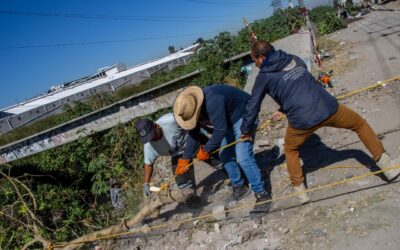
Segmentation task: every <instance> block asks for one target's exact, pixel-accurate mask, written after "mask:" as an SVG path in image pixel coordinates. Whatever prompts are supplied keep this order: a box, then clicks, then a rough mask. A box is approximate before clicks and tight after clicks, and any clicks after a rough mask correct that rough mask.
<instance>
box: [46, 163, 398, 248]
mask: <svg viewBox="0 0 400 250" xmlns="http://www.w3.org/2000/svg"><path fill="white" fill-rule="evenodd" d="M394 169H400V164H399V165H395V166H392V167H387V168H383V169H381V170H378V171H374V172H369V173H366V174H362V175H358V176H354V177H351V178H348V179H344V180H340V181H337V182H333V183H328V184H325V185H320V186H317V187H313V188H308V189H306V190H304V191H300V192H294V193H290V194H287V195H281V196H276V197H274V198H271V199H268V200H265V201H262V202H257V203H254V204H243V205H241V206H238V207H235V208H231V209H227V210H224V211H220V212H214V213H209V214H205V215H202V216H197V217H192V218H188V219H183V220H178V221H173V222H167V223H161V224H159V225H155V226H149V227H146V228H145V229H143V228H142V229H135V230H132V231H130V232H123V233H118V234H112V235H107V236H102V237H98V238H96V239H94V240H86V241H80V242H75V243H72V244H74V245H76V244H84V243H90V242H96V241H101V240H108V239H113V238H116V237H119V236H124V235H129V234H135V233H139V232H143V231H148V230H155V229H160V228H165V227H169V226H174V225H180V224H183V223H186V222H191V221H195V220H203V219H206V218H211V217H213V216H214V215H218V214H225V213H229V212H234V211H238V210H241V209H244V208H251V207H254V206H255V205H261V204H265V203H268V202H276V201H280V200H285V199H288V198H292V197H295V196H298V195H300V194H304V193H313V192H315V191H318V190H322V189H328V188H332V187H335V186H339V185H343V184H346V183H349V182H352V181H355V180H360V179H364V178H367V177H369V176H373V175H377V174H380V173H383V172H385V171H390V170H394ZM72 244H70V243H66V244H57V245H52V248H51V249H54V248H61V247H65V246H68V245H72ZM49 249H50V248H49Z"/></svg>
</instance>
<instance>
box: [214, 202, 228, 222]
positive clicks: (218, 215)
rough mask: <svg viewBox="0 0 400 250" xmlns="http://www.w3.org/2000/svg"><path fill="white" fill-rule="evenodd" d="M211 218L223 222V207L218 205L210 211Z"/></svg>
mask: <svg viewBox="0 0 400 250" xmlns="http://www.w3.org/2000/svg"><path fill="white" fill-rule="evenodd" d="M212 215H213V218H214V219H216V220H225V219H226V213H225V206H224V205H219V206H215V207H214V208H213V211H212Z"/></svg>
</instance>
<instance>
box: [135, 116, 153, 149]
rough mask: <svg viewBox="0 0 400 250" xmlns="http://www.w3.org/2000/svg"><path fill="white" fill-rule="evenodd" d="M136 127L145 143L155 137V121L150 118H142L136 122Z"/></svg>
mask: <svg viewBox="0 0 400 250" xmlns="http://www.w3.org/2000/svg"><path fill="white" fill-rule="evenodd" d="M135 128H136V132H137V133H138V135H139V137H140V141H141V142H142V143H143V144H145V143H148V142H149V141H151V140H152V139H153V138H154V133H155V131H154V122H152V121H150V120H149V119H140V120H139V121H137V122H136V124H135Z"/></svg>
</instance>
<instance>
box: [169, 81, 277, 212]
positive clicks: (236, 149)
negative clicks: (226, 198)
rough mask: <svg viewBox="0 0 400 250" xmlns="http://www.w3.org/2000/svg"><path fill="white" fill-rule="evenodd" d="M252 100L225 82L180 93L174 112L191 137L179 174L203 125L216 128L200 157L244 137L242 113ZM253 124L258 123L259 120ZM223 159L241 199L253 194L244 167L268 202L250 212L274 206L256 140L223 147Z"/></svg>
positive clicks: (259, 199) (258, 193)
mask: <svg viewBox="0 0 400 250" xmlns="http://www.w3.org/2000/svg"><path fill="white" fill-rule="evenodd" d="M249 99H250V95H249V94H247V93H245V92H243V91H241V90H240V89H237V88H234V87H230V86H226V85H222V84H216V85H212V86H208V87H205V88H204V89H201V88H199V87H197V86H192V87H188V88H186V89H184V90H183V91H182V92H181V93H179V95H178V96H177V97H176V99H175V102H174V105H173V113H174V116H175V119H176V121H177V123H178V124H179V125H180V126H181V127H182V128H183V129H185V130H188V131H189V133H188V134H189V137H188V139H187V142H186V146H185V150H184V153H183V156H182V159H179V161H178V166H177V168H176V173H177V174H183V173H185V172H186V171H187V169H188V165H189V162H190V160H191V159H192V156H193V155H194V153H195V151H196V146H195V145H196V142H197V141H198V137H199V134H200V129H201V128H203V129H207V128H212V129H213V132H212V136H211V138H210V139H209V141H208V142H207V143H206V144H205V145H202V146H200V149H199V151H198V153H197V159H198V160H207V159H208V158H209V156H210V154H211V153H212V152H213V151H214V150H216V149H218V148H220V147H222V146H224V145H227V144H229V143H231V142H234V141H237V140H239V139H240V135H241V133H240V126H241V124H242V116H243V113H244V110H245V107H246V103H247V101H248V100H249ZM253 123H256V119H255V120H254V121H253ZM252 127H253V128H254V126H252ZM220 159H221V161H222V162H223V164H224V168H225V170H226V171H227V173H228V176H229V178H230V180H231V183H232V186H233V195H232V196H233V198H234V199H235V200H239V199H241V198H243V197H244V196H246V195H247V194H248V193H249V189H248V188H247V187H246V186H245V184H244V179H243V177H242V176H241V171H240V169H242V170H243V172H244V174H245V175H246V177H247V179H248V181H249V183H250V185H251V189H252V190H253V191H254V193H255V196H256V200H257V201H256V202H257V203H260V202H264V203H262V204H256V205H255V207H254V208H253V210H251V212H250V213H251V215H252V216H254V215H259V214H265V213H267V212H268V211H269V209H270V207H271V205H272V204H271V202H267V201H268V200H269V199H270V198H271V197H270V195H269V193H268V192H266V191H265V189H264V182H263V180H262V178H261V173H260V169H259V167H258V166H257V163H256V160H255V159H254V154H253V142H252V141H246V142H242V141H241V142H239V143H237V144H235V145H233V146H231V147H228V148H226V149H224V150H222V151H221V152H220Z"/></svg>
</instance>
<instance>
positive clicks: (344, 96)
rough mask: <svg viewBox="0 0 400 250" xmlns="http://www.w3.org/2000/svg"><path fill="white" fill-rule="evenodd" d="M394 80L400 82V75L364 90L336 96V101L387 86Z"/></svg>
mask: <svg viewBox="0 0 400 250" xmlns="http://www.w3.org/2000/svg"><path fill="white" fill-rule="evenodd" d="M396 80H400V75H399V76H395V77H392V78H389V79H387V80H385V81H382V82H379V83H376V84H373V85H371V86H369V87H365V88H361V89H358V90H354V91H352V92H350V93H347V94H344V95H341V96H338V97H337V99H338V100H341V99H344V98H347V97H349V96H352V95H355V94H358V93H360V92H364V91H367V90H371V89H374V88H377V87H379V86H382V85H384V84H387V83H390V82H394V81H396Z"/></svg>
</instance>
